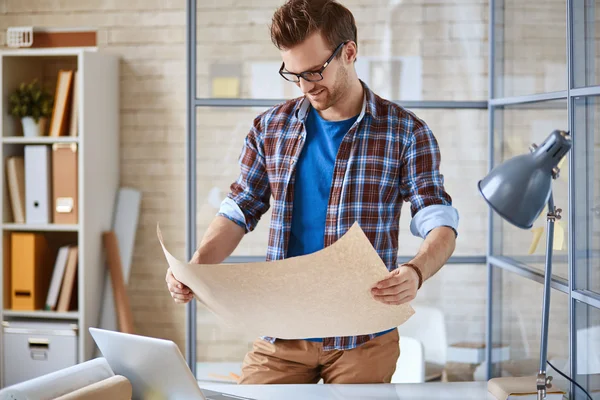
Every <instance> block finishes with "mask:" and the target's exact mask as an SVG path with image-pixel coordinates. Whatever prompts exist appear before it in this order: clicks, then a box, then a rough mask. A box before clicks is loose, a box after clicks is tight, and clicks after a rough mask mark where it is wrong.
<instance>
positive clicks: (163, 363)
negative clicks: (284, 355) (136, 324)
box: [89, 328, 253, 400]
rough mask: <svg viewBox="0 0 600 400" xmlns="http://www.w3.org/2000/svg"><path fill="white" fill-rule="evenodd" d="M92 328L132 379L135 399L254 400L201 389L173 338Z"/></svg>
mask: <svg viewBox="0 0 600 400" xmlns="http://www.w3.org/2000/svg"><path fill="white" fill-rule="evenodd" d="M89 330H90V334H91V335H92V337H93V338H94V341H95V342H96V344H97V345H98V348H99V349H100V351H101V352H102V356H103V357H104V358H105V359H106V361H107V362H108V364H109V365H110V367H111V368H112V370H113V372H114V373H115V374H117V375H123V376H124V377H126V378H127V379H129V381H130V382H131V386H132V387H133V398H132V400H137V399H149V398H152V399H161V400H162V399H164V400H180V399H181V400H183V399H186V400H188V399H189V400H196V399H197V400H253V399H249V398H246V397H239V396H235V395H228V394H226V393H219V392H214V391H211V390H206V389H200V387H199V386H198V382H197V380H196V378H195V377H194V375H193V374H192V371H190V369H189V368H188V366H187V364H186V362H185V359H184V358H183V355H182V354H181V352H180V351H179V347H177V345H176V344H175V343H174V342H172V341H170V340H164V339H157V338H150V337H146V336H140V335H132V334H128V333H121V332H115V331H109V330H104V329H98V328H89Z"/></svg>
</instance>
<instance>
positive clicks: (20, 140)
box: [2, 136, 79, 145]
mask: <svg viewBox="0 0 600 400" xmlns="http://www.w3.org/2000/svg"><path fill="white" fill-rule="evenodd" d="M2 143H6V144H50V145H52V144H54V143H79V137H48V136H45V137H37V138H30V137H19V136H16V137H3V138H2Z"/></svg>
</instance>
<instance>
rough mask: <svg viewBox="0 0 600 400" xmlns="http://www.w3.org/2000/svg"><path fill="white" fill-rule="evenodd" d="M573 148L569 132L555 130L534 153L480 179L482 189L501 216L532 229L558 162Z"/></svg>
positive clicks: (505, 162) (522, 156) (548, 195)
mask: <svg viewBox="0 0 600 400" xmlns="http://www.w3.org/2000/svg"><path fill="white" fill-rule="evenodd" d="M570 148H571V137H570V136H569V134H568V133H567V132H564V131H559V130H555V131H553V132H552V133H551V134H550V135H549V136H548V137H547V138H546V140H544V142H543V143H542V144H541V145H540V146H539V147H537V148H535V150H534V151H533V152H531V153H529V154H523V155H519V156H516V157H513V158H510V159H508V160H506V161H504V162H503V163H502V164H500V165H498V166H497V167H495V168H494V169H492V170H491V171H490V173H489V174H488V175H487V176H486V177H485V178H483V179H482V180H481V181H479V184H478V186H479V191H480V193H481V195H482V196H483V198H484V199H485V200H486V201H487V203H488V204H489V206H490V207H491V208H492V209H493V210H494V211H495V212H496V213H498V214H499V215H500V216H501V217H502V218H504V219H505V220H507V221H508V222H510V223H511V224H513V225H515V226H518V227H519V228H523V229H529V228H531V227H532V226H533V223H534V221H535V220H536V219H537V217H538V216H539V215H540V213H541V212H542V210H543V209H544V207H545V206H546V204H547V202H548V199H549V197H550V191H551V184H552V179H553V177H554V176H555V174H556V173H557V172H558V170H557V166H558V163H559V162H560V160H561V159H562V158H563V157H564V156H565V154H567V152H568V151H569V150H570Z"/></svg>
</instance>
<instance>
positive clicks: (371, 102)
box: [294, 80, 377, 122]
mask: <svg viewBox="0 0 600 400" xmlns="http://www.w3.org/2000/svg"><path fill="white" fill-rule="evenodd" d="M360 83H361V84H362V85H363V88H364V97H363V105H362V109H361V112H360V115H359V116H358V120H359V121H360V120H362V119H363V117H364V116H365V114H370V115H371V116H373V118H377V97H376V96H375V93H373V91H371V89H369V87H368V86H367V84H366V83H364V82H363V81H362V80H361V81H360ZM310 107H311V106H310V101H309V100H308V99H307V98H306V96H304V97H301V98H300V99H299V100H298V102H297V104H296V107H295V109H294V116H295V117H296V118H297V119H298V120H299V121H300V122H304V121H305V120H306V117H307V116H308V112H309V111H310Z"/></svg>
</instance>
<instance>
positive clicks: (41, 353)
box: [27, 338, 50, 361]
mask: <svg viewBox="0 0 600 400" xmlns="http://www.w3.org/2000/svg"><path fill="white" fill-rule="evenodd" d="M27 342H28V343H29V350H30V352H29V353H30V355H31V359H32V360H36V361H46V360H47V359H48V349H49V348H50V341H49V340H48V339H43V338H29V339H28V340H27Z"/></svg>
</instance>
